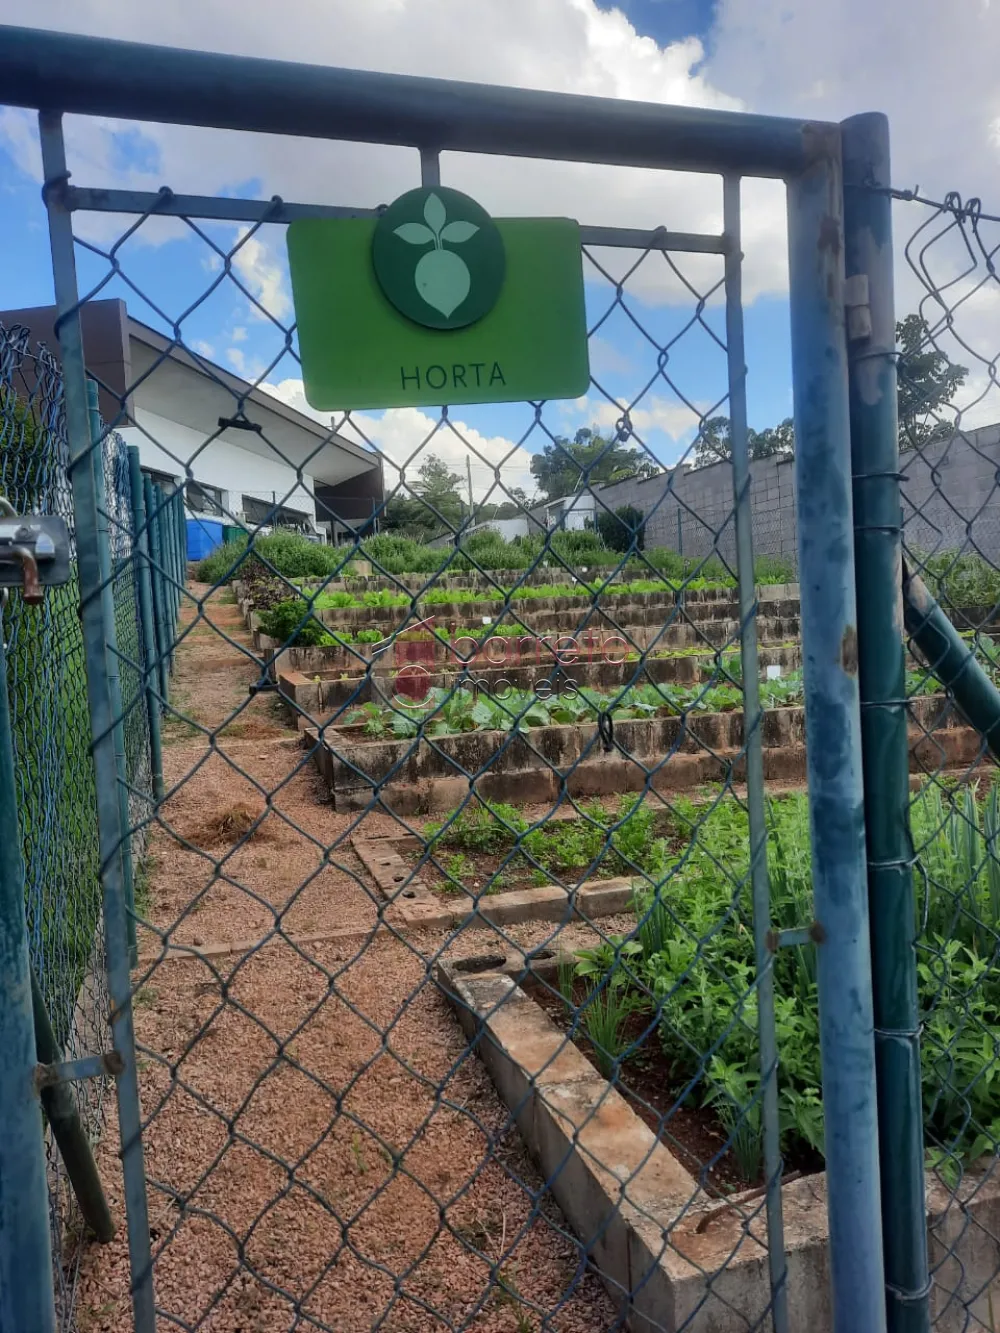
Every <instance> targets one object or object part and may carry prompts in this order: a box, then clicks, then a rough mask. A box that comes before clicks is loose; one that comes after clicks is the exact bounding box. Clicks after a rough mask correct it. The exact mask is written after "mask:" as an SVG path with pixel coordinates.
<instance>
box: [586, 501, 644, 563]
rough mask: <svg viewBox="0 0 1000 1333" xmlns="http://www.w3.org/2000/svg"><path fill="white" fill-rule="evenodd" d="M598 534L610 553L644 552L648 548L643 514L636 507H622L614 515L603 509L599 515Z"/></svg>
mask: <svg viewBox="0 0 1000 1333" xmlns="http://www.w3.org/2000/svg"><path fill="white" fill-rule="evenodd" d="M597 532H598V535H599V537H600V539H601V541H602V542H603V543H604V545H605V546H606V547H607V548H608V550H609V551H623V552H624V551H630V550H632V549H633V548H634V549H635V550H637V551H642V550H644V549H645V546H646V524H645V522H644V519H643V512H642V510H641V509H636V507H635V505H621V506H620V507H619V508H618V509H616V510H615V511H614V513H613V514H612V513H610V512H609V511H608V510H607V509H602V510H601V511H600V513H599V514H598V515H597Z"/></svg>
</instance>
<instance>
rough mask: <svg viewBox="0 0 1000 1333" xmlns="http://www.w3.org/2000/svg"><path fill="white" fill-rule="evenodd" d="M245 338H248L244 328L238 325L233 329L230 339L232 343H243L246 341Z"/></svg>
mask: <svg viewBox="0 0 1000 1333" xmlns="http://www.w3.org/2000/svg"><path fill="white" fill-rule="evenodd" d="M247 336H248V335H247V331H246V329H245V328H243V326H242V325H238V326H237V327H236V328H235V329H233V332H232V339H233V342H234V343H245V342H246V340H247Z"/></svg>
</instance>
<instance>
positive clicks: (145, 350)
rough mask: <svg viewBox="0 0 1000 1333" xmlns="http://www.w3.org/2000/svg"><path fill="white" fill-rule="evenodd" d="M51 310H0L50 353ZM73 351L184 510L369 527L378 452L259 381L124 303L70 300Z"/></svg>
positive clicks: (119, 425) (115, 421) (53, 345)
mask: <svg viewBox="0 0 1000 1333" xmlns="http://www.w3.org/2000/svg"><path fill="white" fill-rule="evenodd" d="M55 318H56V310H55V307H53V306H35V307H33V308H29V309H26V310H6V311H0V323H2V324H4V325H5V326H6V327H7V328H11V327H12V326H14V325H18V324H20V325H23V326H25V327H26V328H28V329H30V330H31V335H32V341H34V342H44V343H45V344H46V345H47V346H48V348H49V350H50V351H52V352H53V353H54V354H55V355H56V356H58V352H59V348H58V344H57V342H56V338H55V333H54V323H55ZM81 318H82V324H83V343H84V357H85V359H86V363H87V368H88V370H90V371H92V372H93V374H94V375H95V376H96V377H97V378H98V380H99V381H100V383H101V385H102V386H103V387H102V389H101V394H100V404H101V414H102V416H103V417H104V420H105V422H106V423H107V424H108V425H112V426H114V427H115V428H116V429H117V430H118V431H120V433H121V434H122V436H123V437H124V438H125V439H126V440H127V441H128V442H129V443H130V444H135V445H137V446H138V448H139V457H140V459H141V461H142V467H143V471H144V472H146V473H148V474H149V475H150V476H152V477H154V478H156V479H157V480H159V481H161V482H164V483H166V484H167V485H169V486H177V487H180V486H183V488H184V501H185V506H186V508H187V511H188V514H189V516H190V517H198V516H203V517H205V518H212V517H214V518H216V519H219V520H221V521H223V522H236V523H241V524H244V525H245V526H247V527H249V528H256V527H259V526H261V525H269V526H284V527H294V528H298V529H299V530H301V531H303V532H306V533H308V534H311V535H315V536H322V537H324V538H325V539H326V540H334V541H335V540H337V539H338V538H343V537H344V536H351V537H353V536H354V534H355V533H357V534H359V535H365V534H366V533H367V532H370V531H372V530H373V529H374V527H375V517H374V516H375V513H376V510H377V509H378V507H379V506H380V505H381V502H382V496H383V493H384V492H383V481H382V461H381V459H380V458H379V456H378V455H377V454H374V453H372V452H370V451H369V450H367V449H365V448H364V447H363V446H362V445H360V444H357V443H355V442H354V441H353V440H347V439H345V438H344V437H343V436H341V435H336V434H332V433H331V432H330V431H329V430H328V429H326V428H324V427H323V426H322V425H321V423H320V422H318V421H315V420H314V419H313V418H312V417H309V416H306V415H305V414H304V413H302V412H298V411H296V409H295V408H293V407H289V406H288V404H287V403H284V402H282V401H281V399H280V398H276V397H275V396H274V395H273V394H270V393H267V392H266V391H265V390H263V389H258V388H254V387H253V386H252V385H251V384H250V383H248V382H247V381H246V380H244V379H241V378H240V377H239V376H238V375H234V374H232V372H230V371H228V370H224V369H223V368H222V367H221V366H217V365H214V364H213V363H212V362H211V361H209V360H207V359H206V358H204V357H201V356H196V355H194V354H192V353H191V352H189V351H187V350H185V349H184V348H180V347H177V346H176V345H175V344H174V343H173V342H172V341H171V340H170V339H169V338H167V337H165V336H164V335H163V334H162V333H158V332H157V331H156V330H155V329H151V328H149V327H148V326H147V325H145V324H141V323H140V322H139V321H138V320H137V319H133V318H132V317H131V316H130V315H129V313H128V311H127V309H126V307H125V303H124V301H119V300H108V301H90V302H88V303H87V304H86V305H84V306H83V307H82V310H81Z"/></svg>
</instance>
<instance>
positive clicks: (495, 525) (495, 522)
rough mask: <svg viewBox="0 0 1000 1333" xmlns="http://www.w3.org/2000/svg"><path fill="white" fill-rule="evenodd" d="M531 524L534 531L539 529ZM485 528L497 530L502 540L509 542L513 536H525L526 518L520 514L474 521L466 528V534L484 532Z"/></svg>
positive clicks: (526, 529) (526, 528) (526, 530)
mask: <svg viewBox="0 0 1000 1333" xmlns="http://www.w3.org/2000/svg"><path fill="white" fill-rule="evenodd" d="M531 526H532V528H534V530H535V531H536V532H538V531H539V529H538V528H536V527H535V525H534V524H532V525H531ZM487 529H491V530H492V531H493V532H499V534H500V536H501V537H502V538H503V539H504V541H506V542H510V541H513V540H514V538H515V537H527V535H528V519H527V517H523V518H522V517H520V516H519V517H517V518H491V519H489V520H488V521H487V522H485V523H476V524H475V525H474V526H473V527H471V528H467V529H466V535H467V536H468V535H471V534H472V533H473V532H485V531H487Z"/></svg>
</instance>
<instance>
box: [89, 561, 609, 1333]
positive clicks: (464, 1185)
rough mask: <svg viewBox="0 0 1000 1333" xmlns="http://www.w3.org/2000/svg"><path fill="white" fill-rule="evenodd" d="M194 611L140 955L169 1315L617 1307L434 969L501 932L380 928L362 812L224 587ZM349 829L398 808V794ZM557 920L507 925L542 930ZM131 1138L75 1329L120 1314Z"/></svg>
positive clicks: (219, 1321) (559, 1323) (181, 655)
mask: <svg viewBox="0 0 1000 1333" xmlns="http://www.w3.org/2000/svg"><path fill="white" fill-rule="evenodd" d="M192 591H193V593H194V594H195V595H196V596H198V597H202V596H204V595H205V593H206V591H207V590H206V589H204V588H199V587H198V586H197V585H192ZM182 616H183V619H184V621H185V622H187V623H190V622H192V621H195V622H196V623H195V625H194V628H193V629H192V631H191V632H190V633H189V634H188V636H187V637H186V638H185V641H184V643H183V645H182V646H181V648H180V649H179V650H178V656H177V668H176V675H175V680H174V691H173V696H172V702H173V703H174V705H175V706H176V707H177V709H178V711H179V712H181V713H182V714H183V715H184V718H185V719H186V720H183V721H178V720H175V721H173V722H171V723H170V725H169V726H168V727H167V728H166V734H165V741H166V745H165V762H164V767H165V776H166V780H167V784H168V789H169V792H170V794H169V796H168V799H167V800H166V802H165V803H164V806H163V808H162V811H161V822H160V824H159V825H158V826H157V827H156V828H155V830H154V831H153V834H152V837H151V843H150V852H149V868H150V889H149V895H150V896H149V906H148V908H147V914H148V921H149V924H148V926H145V927H143V928H142V929H141V930H140V963H139V966H138V968H137V969H136V971H135V973H134V977H133V984H134V987H135V997H134V1008H135V1020H136V1031H137V1037H138V1042H139V1046H140V1052H139V1064H140V1080H141V1092H142V1105H143V1116H144V1119H145V1122H146V1131H145V1140H144V1141H145V1153H146V1169H147V1177H148V1190H149V1206H150V1219H151V1225H150V1233H151V1238H152V1245H153V1252H154V1261H155V1262H154V1284H155V1291H156V1302H157V1307H158V1310H159V1311H160V1318H159V1320H158V1324H157V1328H158V1330H159V1329H162V1330H164V1333H166V1330H168V1329H170V1330H174V1329H177V1328H199V1329H205V1330H212V1333H257V1331H258V1330H259V1331H260V1333H264V1331H265V1330H266V1333H272V1331H277V1330H284V1329H288V1330H297V1329H312V1328H331V1329H336V1330H338V1333H339V1331H343V1333H354V1330H364V1329H371V1328H374V1327H379V1328H385V1329H389V1330H407V1331H409V1330H413V1333H417V1330H421V1333H422V1331H423V1330H428V1329H446V1328H452V1329H455V1328H460V1327H473V1328H475V1329H477V1330H491V1331H492V1330H512V1331H513V1333H527V1330H541V1329H542V1328H545V1329H546V1330H553V1331H554V1333H577V1331H578V1330H579V1331H580V1333H582V1331H583V1330H601V1329H606V1328H609V1327H612V1326H613V1325H615V1322H616V1321H615V1310H614V1308H613V1306H612V1304H611V1302H610V1301H609V1299H608V1297H607V1296H606V1294H605V1293H604V1290H603V1288H602V1287H601V1285H600V1283H599V1282H598V1281H597V1280H596V1279H595V1278H594V1277H593V1276H592V1275H591V1274H589V1273H587V1272H582V1271H580V1268H579V1264H578V1256H577V1251H576V1247H575V1245H574V1243H573V1241H572V1238H571V1236H570V1234H569V1232H568V1228H567V1227H566V1224H565V1222H564V1221H563V1219H562V1217H561V1215H560V1213H559V1211H558V1209H557V1208H556V1207H555V1205H554V1204H553V1202H552V1201H551V1199H550V1198H549V1197H548V1196H547V1195H546V1194H545V1192H544V1190H543V1183H542V1181H541V1179H540V1178H539V1176H538V1174H537V1172H536V1171H535V1168H534V1166H533V1165H532V1163H531V1161H530V1160H529V1159H528V1157H527V1156H526V1154H525V1152H524V1150H523V1147H522V1145H521V1142H520V1139H519V1138H518V1136H517V1134H516V1132H514V1131H512V1130H511V1129H510V1127H509V1125H508V1116H507V1112H506V1109H505V1108H504V1107H503V1106H502V1105H501V1103H500V1102H499V1099H498V1098H497V1096H496V1094H495V1092H494V1090H493V1087H492V1084H491V1083H490V1080H489V1077H488V1075H486V1073H485V1071H484V1070H483V1068H482V1065H481V1064H480V1062H479V1060H478V1059H477V1058H476V1057H475V1056H474V1055H472V1054H471V1053H470V1052H469V1051H468V1049H467V1047H466V1044H465V1041H464V1038H463V1037H462V1035H461V1032H460V1029H459V1027H458V1024H457V1022H456V1021H455V1019H454V1017H453V1016H452V1013H451V1011H450V1009H449V1007H448V1005H447V1003H446V1001H445V999H444V997H443V995H442V994H441V992H440V991H439V989H438V988H437V986H436V985H435V983H434V982H433V981H432V979H431V975H432V969H433V965H434V961H435V960H436V959H437V958H438V957H439V956H440V955H441V954H442V953H443V952H452V953H471V952H486V951H488V950H489V949H490V947H491V945H495V943H496V932H494V931H492V930H490V929H488V928H487V929H478V930H476V931H472V930H466V931H464V932H462V933H461V935H460V936H459V937H458V938H457V939H450V938H449V937H448V936H445V935H441V934H437V935H435V934H431V933H425V934H423V935H420V936H413V937H408V938H406V939H400V938H396V937H394V936H393V935H392V934H391V933H389V932H387V931H386V930H385V929H384V928H383V929H382V930H380V931H378V932H377V933H375V928H376V926H377V924H378V903H377V900H376V896H375V894H374V892H373V889H372V887H371V885H370V883H369V881H368V880H367V878H366V877H365V875H364V872H363V869H362V867H361V864H360V862H359V861H358V860H357V858H356V857H355V855H354V853H353V851H352V850H351V848H350V844H349V834H350V831H351V830H352V828H355V827H359V820H358V817H357V816H348V815H337V814H335V813H334V812H333V810H332V809H331V807H330V806H329V804H328V803H327V802H326V798H325V795H324V793H323V791H322V789H321V787H320V785H319V783H318V780H317V779H316V777H315V776H314V771H313V768H312V765H311V763H309V762H303V760H304V757H305V756H304V751H303V750H302V749H301V747H300V746H299V744H298V737H297V735H296V733H294V732H293V731H291V729H290V728H288V727H287V724H286V719H285V718H284V717H283V716H282V714H281V712H280V708H279V706H278V704H277V700H276V699H275V697H274V696H273V694H260V695H257V696H255V697H253V698H251V697H250V696H249V694H248V692H247V691H248V686H249V685H250V683H251V682H252V681H253V680H254V679H255V678H256V677H257V674H258V673H257V672H256V671H255V670H254V668H253V667H252V666H251V665H249V664H248V663H247V660H246V658H245V657H241V655H240V653H239V649H238V647H234V646H233V644H234V643H235V644H237V645H238V644H243V645H244V646H248V643H249V640H248V636H247V635H246V633H245V632H244V631H243V630H242V628H241V626H240V625H239V624H238V623H237V618H236V616H235V607H234V606H232V605H231V604H229V603H227V602H225V601H224V600H222V598H221V597H220V596H219V595H218V594H213V595H212V597H211V599H210V600H209V601H207V602H206V603H205V605H204V612H203V615H200V616H197V617H194V616H192V612H191V609H190V608H188V609H186V610H185V611H184V612H183V613H182ZM209 621H211V622H215V623H216V624H217V625H218V629H219V631H221V633H219V632H216V631H215V630H213V629H212V628H210V626H209V624H208V622H209ZM222 635H225V636H226V637H225V638H224V637H222ZM227 639H228V640H231V641H232V643H230V642H227ZM234 713H235V714H236V717H235V724H234V725H230V726H228V727H224V724H225V723H226V722H227V720H228V719H230V718H232V717H233V715H234ZM190 722H193V723H194V724H196V725H195V726H194V727H192V726H191V725H190ZM220 729H221V730H220ZM360 826H361V827H363V831H364V833H365V834H366V835H368V836H378V835H380V834H386V833H390V832H395V831H397V830H398V824H396V823H395V821H393V820H392V819H391V818H389V817H388V816H385V815H384V814H383V815H371V816H368V817H366V818H365V819H364V820H363V823H362V824H361V825H360ZM250 827H253V828H254V832H253V836H252V837H251V838H250V840H249V841H246V842H245V843H244V844H243V845H242V846H239V847H237V846H236V844H237V843H238V842H239V841H240V839H241V838H242V837H243V835H244V834H245V833H246V831H247V829H248V828H250ZM615 925H616V923H614V922H608V923H607V928H608V929H614V928H615ZM555 930H556V928H555V927H553V926H550V925H546V924H536V925H532V926H524V927H513V928H511V927H508V928H507V930H506V932H505V934H506V938H507V939H508V940H511V941H513V942H515V943H517V944H520V945H523V946H528V945H532V946H537V945H539V944H542V943H546V942H549V941H550V940H551V938H552V936H553V934H554V932H555ZM338 931H339V932H342V934H341V938H340V939H336V938H335V939H332V940H331V939H329V938H328V939H326V940H324V941H321V942H319V943H312V944H307V945H296V944H293V943H292V942H290V940H289V937H290V936H291V937H296V936H302V935H324V934H325V935H327V936H329V935H331V934H332V933H334V932H338ZM365 932H372V933H371V934H368V935H367V936H366V935H365ZM572 933H573V935H574V937H575V940H574V942H576V941H577V940H582V938H583V935H584V934H586V932H584V931H583V930H582V928H575V929H574V931H573V932H572ZM560 943H562V941H560ZM177 944H187V945H189V946H194V947H196V948H198V949H199V950H203V951H204V952H205V953H206V954H210V955H211V956H210V957H209V958H194V957H191V956H185V955H183V954H179V953H176V952H170V949H169V946H172V945H177ZM233 944H239V945H246V944H249V945H250V947H249V948H244V949H242V950H241V951H238V952H223V951H221V948H220V946H225V945H233ZM117 1149H118V1141H117V1134H116V1127H115V1126H114V1125H111V1126H110V1127H109V1130H108V1132H107V1134H106V1136H105V1140H104V1142H103V1143H102V1145H101V1149H100V1156H99V1165H100V1169H101V1173H102V1176H103V1179H104V1181H105V1185H106V1188H107V1189H108V1193H109V1195H110V1198H111V1204H112V1208H113V1210H114V1212H115V1215H116V1217H117V1218H118V1220H119V1222H120V1224H121V1225H120V1229H119V1235H118V1237H117V1238H116V1240H115V1241H114V1242H112V1244H111V1245H109V1246H106V1247H99V1246H96V1245H92V1246H90V1248H89V1249H88V1251H87V1253H86V1254H85V1256H84V1261H83V1269H82V1277H81V1286H80V1310H79V1326H80V1329H81V1331H82V1333H96V1331H97V1330H100V1331H101V1333H104V1331H107V1333H112V1331H114V1333H128V1330H130V1329H131V1313H130V1301H129V1294H128V1289H129V1269H128V1258H127V1246H126V1238H125V1227H124V1221H123V1217H124V1211H123V1200H122V1187H121V1173H120V1165H119V1162H118V1159H117Z"/></svg>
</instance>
